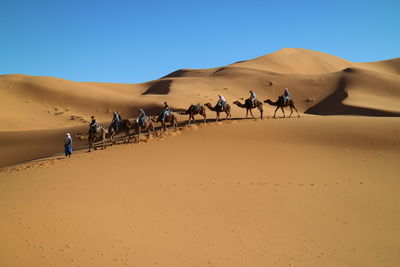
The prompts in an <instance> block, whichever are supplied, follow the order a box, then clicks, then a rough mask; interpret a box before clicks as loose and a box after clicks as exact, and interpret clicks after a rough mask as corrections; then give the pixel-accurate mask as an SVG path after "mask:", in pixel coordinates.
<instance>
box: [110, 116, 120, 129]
mask: <svg viewBox="0 0 400 267" xmlns="http://www.w3.org/2000/svg"><path fill="white" fill-rule="evenodd" d="M111 123H112V124H113V125H114V126H115V130H116V131H117V132H118V129H119V125H120V124H121V115H119V113H118V112H114V116H113V119H112V122H111Z"/></svg>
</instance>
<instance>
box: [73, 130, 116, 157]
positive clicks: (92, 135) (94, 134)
mask: <svg viewBox="0 0 400 267" xmlns="http://www.w3.org/2000/svg"><path fill="white" fill-rule="evenodd" d="M107 133H108V131H107V129H105V128H104V127H103V125H101V124H99V126H98V127H97V128H96V130H95V131H92V130H91V129H89V132H88V133H87V134H86V135H83V134H82V133H78V134H76V137H75V138H76V139H78V140H85V139H87V140H88V141H89V151H88V152H90V151H91V149H92V148H93V143H94V141H96V139H98V138H99V137H101V141H102V143H103V149H106V141H107V139H106V134H107ZM94 149H96V148H95V147H94Z"/></svg>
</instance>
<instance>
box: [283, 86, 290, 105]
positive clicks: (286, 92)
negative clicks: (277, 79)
mask: <svg viewBox="0 0 400 267" xmlns="http://www.w3.org/2000/svg"><path fill="white" fill-rule="evenodd" d="M289 99H290V93H289V90H288V89H287V88H285V90H284V91H283V104H284V105H286V104H287V103H288V101H289Z"/></svg>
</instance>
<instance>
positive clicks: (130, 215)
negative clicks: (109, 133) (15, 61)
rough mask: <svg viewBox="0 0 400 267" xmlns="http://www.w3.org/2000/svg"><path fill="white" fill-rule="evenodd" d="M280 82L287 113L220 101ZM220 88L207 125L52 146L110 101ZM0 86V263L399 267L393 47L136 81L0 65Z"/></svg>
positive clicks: (286, 55) (181, 96) (127, 106)
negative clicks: (287, 97) (350, 57)
mask: <svg viewBox="0 0 400 267" xmlns="http://www.w3.org/2000/svg"><path fill="white" fill-rule="evenodd" d="M285 87H288V88H289V90H290V91H291V93H292V95H293V99H294V101H295V104H296V106H297V108H298V109H299V112H300V115H301V117H300V118H297V116H293V117H292V118H290V119H289V118H285V119H282V118H278V119H272V118H271V117H272V115H273V112H274V110H275V107H272V106H269V105H268V104H264V117H265V118H263V119H259V118H258V117H259V113H258V111H257V110H253V113H254V115H255V116H256V119H248V120H245V119H242V118H243V117H244V116H245V110H244V109H241V108H238V107H236V106H233V105H232V102H233V101H235V100H239V101H242V102H243V99H244V98H246V97H248V91H249V90H250V89H252V90H254V91H256V93H257V96H258V98H259V99H261V100H265V99H268V98H270V99H272V100H273V101H275V100H276V99H277V97H278V96H279V95H280V94H281V93H282V91H283V88H285ZM218 93H222V94H223V95H224V96H225V98H227V100H228V102H229V104H231V105H232V114H233V117H234V118H235V119H234V120H231V121H223V122H215V121H213V120H214V119H215V113H214V112H211V111H208V118H210V119H211V120H210V122H209V123H207V124H197V125H193V126H185V125H184V124H182V123H181V124H180V126H179V129H178V131H176V132H172V131H168V133H166V134H165V135H163V136H158V137H157V138H156V139H150V140H149V141H147V142H146V141H144V142H141V143H140V144H133V143H130V144H123V143H122V142H121V141H119V142H118V144H117V145H114V146H111V147H107V149H105V150H97V151H93V152H91V153H86V148H87V145H86V143H85V142H84V141H75V140H74V149H75V151H74V154H73V155H72V157H71V158H70V159H64V158H63V156H62V150H63V138H64V134H65V132H67V131H68V132H71V133H72V135H74V134H76V133H78V132H85V131H87V124H88V122H87V121H88V120H89V118H90V115H92V114H94V115H95V116H96V117H97V118H98V119H99V120H100V121H101V122H102V123H104V125H106V126H108V123H109V122H110V120H111V117H112V114H111V112H112V111H114V110H118V111H120V112H121V113H122V115H123V117H125V118H127V117H135V116H137V109H138V108H139V107H144V108H145V110H146V111H148V113H150V114H156V113H157V112H158V111H159V109H160V108H161V106H162V102H163V101H168V102H169V104H170V105H171V106H172V108H173V109H185V108H187V107H188V106H189V105H190V104H197V103H202V104H204V103H206V102H211V103H215V102H216V100H217V97H216V96H217V94H218ZM0 94H1V97H0V109H1V112H0V149H1V152H2V153H1V154H0V167H3V168H2V169H0V213H1V214H2V220H0V236H1V237H2V238H1V239H0V263H1V266H399V265H400V256H399V255H400V229H399V225H400V207H399V205H398V203H399V201H400V196H399V192H400V174H399V173H400V166H399V164H398V159H399V156H400V118H399V117H400V60H399V59H398V58H397V59H391V60H387V61H380V62H369V63H353V62H349V61H347V60H344V59H340V58H337V57H334V56H331V55H327V54H324V53H320V52H316V51H310V50H305V49H282V50H280V51H277V52H275V53H272V54H269V55H266V56H262V57H259V58H256V59H252V60H247V61H242V62H237V63H234V64H231V65H228V66H224V67H218V68H214V69H204V70H189V69H182V70H178V71H176V72H173V73H171V74H168V75H166V76H165V77H163V78H161V79H159V80H154V81H150V82H147V83H143V84H106V83H82V82H72V81H67V80H62V79H59V78H53V77H33V76H26V75H3V76H0ZM287 111H288V110H286V115H288V112H287ZM281 115H282V114H281V113H280V111H278V116H281ZM327 115H329V116H327ZM222 117H224V116H222ZM178 118H179V120H180V122H184V121H185V120H186V119H187V116H183V115H178ZM198 119H200V117H198ZM143 138H144V137H143Z"/></svg>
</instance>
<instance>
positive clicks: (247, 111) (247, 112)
mask: <svg viewBox="0 0 400 267" xmlns="http://www.w3.org/2000/svg"><path fill="white" fill-rule="evenodd" d="M248 115H249V110H248V109H246V119H247V118H248Z"/></svg>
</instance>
